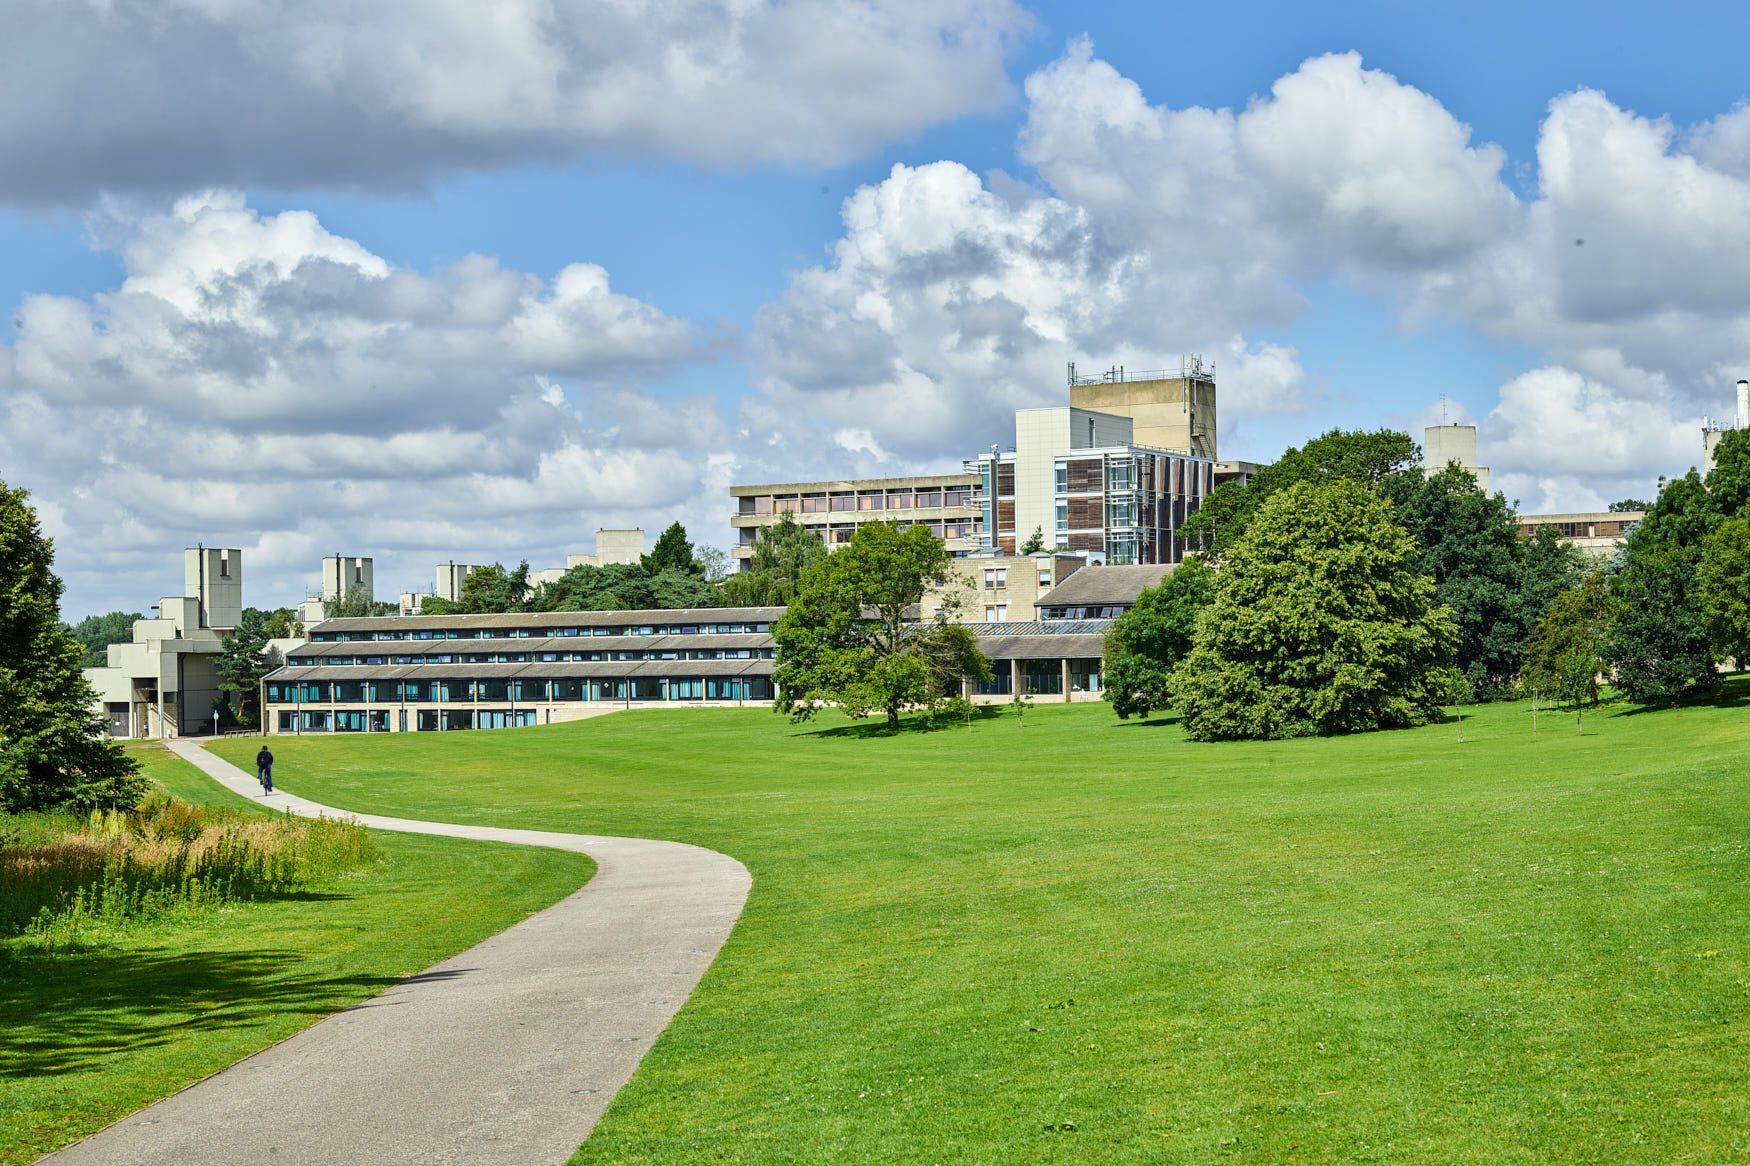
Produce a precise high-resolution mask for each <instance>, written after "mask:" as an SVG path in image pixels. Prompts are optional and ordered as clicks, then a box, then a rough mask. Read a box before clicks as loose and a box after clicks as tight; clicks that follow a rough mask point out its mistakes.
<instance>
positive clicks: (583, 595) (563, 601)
mask: <svg viewBox="0 0 1750 1166" xmlns="http://www.w3.org/2000/svg"><path fill="white" fill-rule="evenodd" d="M716 606H718V595H717V589H716V588H715V587H713V586H712V585H711V584H709V583H707V582H706V581H705V580H704V579H703V578H701V577H700V576H698V575H694V574H692V573H690V572H687V571H677V570H674V569H672V568H669V569H665V570H662V571H656V572H654V573H653V572H651V571H649V570H647V569H645V567H644V565H643V564H642V563H609V564H608V565H607V566H605V567H592V566H589V565H587V564H584V565H581V566H576V567H573V568H571V569H570V570H569V571H567V572H565V574H564V575H562V576H560V577H559V578H558V579H556V580H554V581H553V582H551V583H548V584H546V585H545V586H543V587H541V588H540V590H539V591H537V592H536V593H535V595H534V597H533V598H532V599H531V600H530V602H529V608H530V609H531V610H534V611H638V610H644V609H662V610H673V609H676V608H694V607H716Z"/></svg>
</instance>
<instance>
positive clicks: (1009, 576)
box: [918, 554, 1085, 623]
mask: <svg viewBox="0 0 1750 1166" xmlns="http://www.w3.org/2000/svg"><path fill="white" fill-rule="evenodd" d="M1084 564H1085V560H1084V559H1082V558H1080V557H1079V556H1076V555H1059V554H1039V555H1015V556H1004V555H974V556H971V557H969V558H965V559H962V560H961V561H959V562H958V563H956V564H955V565H954V571H953V578H951V579H949V580H947V581H946V584H945V585H944V586H941V587H937V588H933V589H931V590H930V591H926V592H925V593H924V598H923V602H922V603H920V604H919V605H918V607H919V615H920V616H921V617H922V618H924V619H934V618H935V617H936V614H937V613H938V612H940V611H941V610H942V608H943V601H944V600H946V599H948V598H950V597H952V598H953V599H954V600H956V601H958V609H959V610H958V614H957V615H956V616H955V618H956V619H959V620H962V621H964V622H966V623H1006V622H1008V621H1009V620H1020V621H1027V620H1031V619H1033V618H1034V616H1033V604H1034V601H1035V600H1037V599H1038V598H1039V596H1040V595H1042V594H1044V593H1045V592H1047V591H1050V590H1051V589H1052V588H1054V587H1056V586H1057V585H1058V584H1059V583H1062V582H1063V581H1064V580H1065V579H1068V578H1069V577H1070V576H1071V575H1073V574H1074V573H1075V572H1076V571H1078V570H1080V569H1081V568H1082V567H1083V566H1084Z"/></svg>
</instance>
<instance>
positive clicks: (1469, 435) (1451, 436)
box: [1422, 425, 1489, 494]
mask: <svg viewBox="0 0 1750 1166" xmlns="http://www.w3.org/2000/svg"><path fill="white" fill-rule="evenodd" d="M1453 462H1457V463H1458V464H1459V465H1460V466H1461V467H1463V468H1464V469H1467V470H1469V471H1470V472H1471V473H1472V474H1474V475H1475V476H1476V479H1477V489H1479V490H1481V491H1482V492H1483V493H1485V494H1487V493H1488V492H1489V467H1488V466H1479V465H1477V427H1476V426H1475V425H1430V426H1428V428H1426V429H1424V430H1422V469H1423V472H1424V473H1427V474H1437V473H1439V472H1440V471H1441V470H1444V469H1445V468H1446V467H1447V466H1448V465H1450V464H1451V463H1453Z"/></svg>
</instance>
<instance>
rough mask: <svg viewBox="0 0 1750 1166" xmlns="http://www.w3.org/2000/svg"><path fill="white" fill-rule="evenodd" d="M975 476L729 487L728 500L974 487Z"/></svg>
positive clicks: (916, 475)
mask: <svg viewBox="0 0 1750 1166" xmlns="http://www.w3.org/2000/svg"><path fill="white" fill-rule="evenodd" d="M978 480H979V478H978V475H977V474H975V473H971V472H968V471H966V470H962V471H960V472H959V473H955V474H913V475H911V476H909V477H904V478H840V479H837V480H833V481H821V482H768V483H765V484H762V485H751V486H731V487H729V496H730V497H731V498H739V497H741V496H743V495H745V494H830V493H832V492H833V491H835V490H836V491H839V492H840V493H844V492H848V491H851V490H903V489H905V488H906V487H907V486H911V487H917V486H924V487H931V486H974V485H977V484H978Z"/></svg>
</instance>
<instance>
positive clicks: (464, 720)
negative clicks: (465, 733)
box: [443, 709, 474, 731]
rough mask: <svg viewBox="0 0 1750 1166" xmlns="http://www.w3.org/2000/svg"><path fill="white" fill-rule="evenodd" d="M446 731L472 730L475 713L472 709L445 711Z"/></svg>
mask: <svg viewBox="0 0 1750 1166" xmlns="http://www.w3.org/2000/svg"><path fill="white" fill-rule="evenodd" d="M443 726H444V729H445V731H448V730H450V729H472V728H473V727H474V713H473V710H472V709H445V710H444V712H443Z"/></svg>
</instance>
